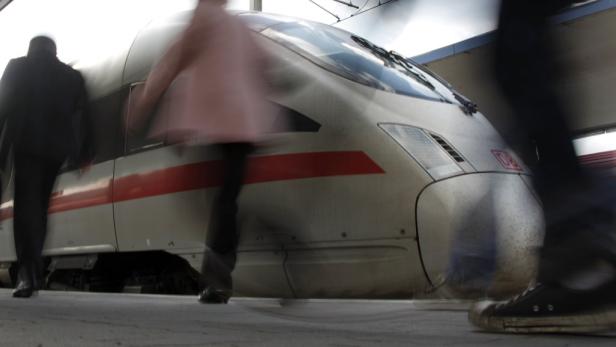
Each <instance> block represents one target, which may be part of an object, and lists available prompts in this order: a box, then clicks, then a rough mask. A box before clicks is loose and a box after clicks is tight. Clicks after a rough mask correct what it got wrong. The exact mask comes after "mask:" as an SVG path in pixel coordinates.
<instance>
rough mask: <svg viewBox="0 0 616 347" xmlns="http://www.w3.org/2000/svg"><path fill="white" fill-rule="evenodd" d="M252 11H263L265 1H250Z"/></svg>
mask: <svg viewBox="0 0 616 347" xmlns="http://www.w3.org/2000/svg"><path fill="white" fill-rule="evenodd" d="M250 9H251V10H252V11H263V0H250Z"/></svg>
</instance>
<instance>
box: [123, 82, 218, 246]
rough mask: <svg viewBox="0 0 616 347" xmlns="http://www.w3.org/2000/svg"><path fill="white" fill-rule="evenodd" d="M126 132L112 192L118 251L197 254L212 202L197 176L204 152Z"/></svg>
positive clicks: (142, 132) (153, 117)
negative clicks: (160, 251) (122, 153)
mask: <svg viewBox="0 0 616 347" xmlns="http://www.w3.org/2000/svg"><path fill="white" fill-rule="evenodd" d="M137 87H139V84H135V85H133V86H132V88H137ZM131 92H132V90H131ZM129 98H130V95H129ZM159 112H162V109H161V108H158V109H157V110H155V114H154V115H151V117H150V119H156V117H157V114H158V113H159ZM127 116H128V117H129V118H130V117H131V116H132V115H130V114H129V115H127ZM146 128H147V126H146ZM125 131H126V133H125V142H124V155H123V156H122V157H120V158H118V159H117V160H116V168H115V175H116V177H115V181H114V188H113V190H114V192H113V200H114V209H115V218H116V228H117V231H118V244H119V248H120V250H121V251H148V250H167V251H169V252H172V253H186V254H190V253H195V254H200V253H202V252H203V248H204V240H205V228H206V220H207V217H208V213H209V212H208V211H209V208H208V207H209V205H210V203H211V201H210V200H211V199H209V195H210V194H207V193H206V190H205V189H204V188H206V187H205V186H203V183H204V182H202V180H201V178H200V177H199V175H198V173H199V170H200V166H199V162H200V161H202V160H203V158H204V156H205V154H204V153H202V152H200V151H199V150H195V149H193V148H185V149H184V148H180V147H178V146H172V145H169V144H168V143H166V140H165V139H164V138H162V139H151V138H149V137H148V135H147V131H146V130H144V131H141V130H138V131H136V130H128V129H127V130H125Z"/></svg>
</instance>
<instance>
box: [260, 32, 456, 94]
mask: <svg viewBox="0 0 616 347" xmlns="http://www.w3.org/2000/svg"><path fill="white" fill-rule="evenodd" d="M262 33H263V34H264V35H265V36H267V37H269V38H271V39H273V40H274V41H276V42H278V43H280V44H282V45H284V46H285V47H287V48H289V49H291V50H293V51H295V52H297V53H299V54H301V55H303V56H304V57H306V58H308V59H310V60H311V61H313V62H315V63H316V64H318V65H319V66H322V67H323V68H325V69H328V70H330V71H332V72H334V73H337V74H339V75H341V76H343V77H345V78H348V79H351V80H353V81H356V82H359V83H362V84H364V85H368V86H371V87H373V88H377V89H381V90H385V91H389V92H392V93H398V94H403V95H408V96H413V97H419V98H423V99H429V100H438V101H447V102H449V101H448V100H447V98H445V97H444V96H443V95H441V94H440V93H438V92H437V91H436V88H435V86H434V85H433V84H432V83H431V82H430V81H429V79H428V78H427V77H425V76H424V75H423V74H422V73H421V71H420V70H419V69H417V68H414V67H413V66H412V65H411V64H410V63H409V62H404V63H403V62H401V61H400V59H399V58H400V57H399V56H398V55H396V54H393V53H390V52H387V51H385V50H384V49H382V48H379V47H377V46H375V45H372V44H370V43H369V42H368V41H366V40H364V39H361V38H359V37H357V36H353V35H352V34H350V33H348V32H346V31H343V30H340V29H337V28H333V27H330V26H327V25H322V24H318V23H311V22H289V23H281V24H278V25H274V26H272V27H269V28H268V29H266V30H264V31H263V32H262Z"/></svg>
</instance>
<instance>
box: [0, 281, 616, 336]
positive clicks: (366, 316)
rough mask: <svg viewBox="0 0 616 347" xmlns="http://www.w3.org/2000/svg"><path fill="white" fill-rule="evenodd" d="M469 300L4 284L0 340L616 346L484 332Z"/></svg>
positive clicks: (0, 307) (0, 299) (1, 299)
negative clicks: (189, 293) (227, 295)
mask: <svg viewBox="0 0 616 347" xmlns="http://www.w3.org/2000/svg"><path fill="white" fill-rule="evenodd" d="M467 305H468V304H466V303H463V302H439V301H354V300H352V301H342V300H292V301H280V300H270V299H233V300H232V301H231V302H230V303H229V304H228V305H201V304H198V303H197V300H196V298H194V297H185V296H153V295H137V294H96V293H74V292H49V291H44V292H41V293H40V295H39V296H38V297H36V298H33V299H13V298H11V291H10V290H6V289H0V346H32V347H51V346H251V347H252V346H332V347H351V346H539V347H547V346H616V335H601V336H580V335H533V336H514V335H498V334H487V333H482V332H477V331H475V330H474V329H473V327H472V326H471V325H469V323H468V322H467V320H466V311H465V310H466V307H467Z"/></svg>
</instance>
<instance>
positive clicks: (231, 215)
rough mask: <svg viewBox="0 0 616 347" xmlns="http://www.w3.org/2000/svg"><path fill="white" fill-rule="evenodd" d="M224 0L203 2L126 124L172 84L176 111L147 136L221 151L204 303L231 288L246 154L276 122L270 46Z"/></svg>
mask: <svg viewBox="0 0 616 347" xmlns="http://www.w3.org/2000/svg"><path fill="white" fill-rule="evenodd" d="M225 4H226V0H200V1H199V2H198V4H197V7H196V9H195V10H194V14H193V17H192V19H191V21H190V23H189V25H188V27H187V28H186V29H185V30H184V31H183V32H182V33H181V34H180V36H179V38H178V39H177V40H176V41H175V42H174V43H173V44H172V45H171V47H170V48H169V49H168V50H167V52H166V53H165V54H164V55H163V57H162V58H161V60H160V62H158V64H156V66H155V67H154V68H153V69H152V71H151V72H150V75H149V76H148V78H147V80H146V82H145V84H144V85H143V86H142V88H141V89H140V90H135V91H134V93H133V94H134V96H131V100H130V106H129V113H130V118H129V124H127V126H128V127H129V128H139V127H142V126H143V124H145V123H146V119H147V118H148V117H147V116H146V115H149V114H151V112H150V111H151V110H152V109H153V108H154V106H155V104H156V103H157V102H158V101H159V100H160V99H161V96H162V95H163V94H164V93H165V91H166V90H168V89H169V88H170V86H171V85H172V83H173V87H172V88H173V92H172V93H170V94H171V95H172V96H173V98H174V100H171V101H170V104H171V109H172V111H170V112H167V113H165V114H158V115H157V116H156V118H159V119H154V120H152V121H151V122H150V124H153V125H152V126H151V129H150V131H149V135H150V136H152V137H157V136H159V137H164V138H166V139H167V140H169V141H172V142H179V143H185V144H189V145H193V146H202V145H208V146H212V147H215V148H216V149H217V150H218V151H219V152H220V153H221V155H222V171H223V172H222V178H223V183H222V187H221V189H220V191H219V192H218V195H217V197H216V200H215V201H214V205H213V208H212V214H211V220H210V225H209V227H208V233H207V239H206V245H207V249H206V252H205V255H204V260H203V265H202V271H201V273H202V279H203V282H204V283H203V284H204V285H203V288H202V290H201V291H200V294H199V301H200V302H202V303H226V302H227V301H228V300H229V298H230V296H231V294H232V289H233V285H232V278H231V273H232V271H233V269H234V267H235V263H236V255H237V254H236V253H237V247H238V240H239V235H238V228H237V225H236V224H237V221H236V215H237V198H238V195H239V193H240V190H241V187H242V184H243V180H244V176H245V171H246V164H247V159H248V156H249V154H250V153H251V152H252V151H253V148H254V146H255V145H256V144H257V143H258V142H259V141H260V140H261V139H262V138H263V136H264V134H265V132H266V130H267V129H268V128H270V127H269V125H271V123H272V122H271V121H272V120H273V118H272V117H271V112H270V110H269V107H268V105H269V104H268V102H267V101H266V96H267V94H266V93H267V83H266V80H265V75H264V74H265V68H266V57H265V52H264V51H263V50H262V49H261V48H260V47H259V46H258V45H257V43H256V42H255V41H254V38H253V37H252V34H251V32H250V30H249V29H248V28H247V27H245V26H244V24H243V23H242V22H241V21H240V20H239V19H238V18H236V17H234V16H231V15H230V14H229V13H227V12H226V10H225V8H224V6H225ZM150 117H151V116H150ZM165 117H172V119H164V118H165Z"/></svg>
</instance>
